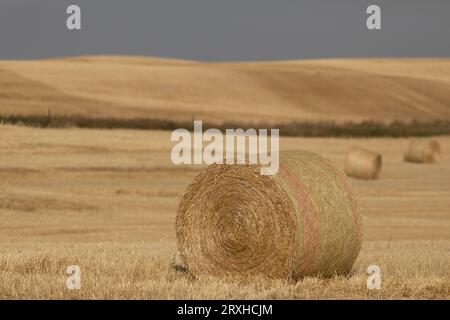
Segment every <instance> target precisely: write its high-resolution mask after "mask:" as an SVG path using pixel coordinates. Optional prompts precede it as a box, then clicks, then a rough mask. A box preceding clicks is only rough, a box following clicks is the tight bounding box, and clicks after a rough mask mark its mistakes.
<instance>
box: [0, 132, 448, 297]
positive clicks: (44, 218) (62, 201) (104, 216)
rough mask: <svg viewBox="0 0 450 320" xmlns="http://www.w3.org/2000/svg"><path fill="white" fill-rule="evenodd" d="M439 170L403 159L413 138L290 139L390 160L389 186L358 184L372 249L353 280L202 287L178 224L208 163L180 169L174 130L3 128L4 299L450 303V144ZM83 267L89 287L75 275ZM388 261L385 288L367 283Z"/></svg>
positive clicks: (0, 226)
mask: <svg viewBox="0 0 450 320" xmlns="http://www.w3.org/2000/svg"><path fill="white" fill-rule="evenodd" d="M437 140H438V141H439V142H440V144H441V146H442V149H443V150H444V157H443V160H442V162H441V164H439V165H418V164H408V163H405V162H403V156H402V153H403V151H404V150H405V149H406V146H407V143H408V140H407V139H386V138H383V139H332V138H326V139H325V138H320V139H319V138H308V139H306V138H282V139H281V142H280V146H281V149H303V150H310V151H314V152H317V153H319V154H321V155H323V156H324V157H326V158H328V159H331V160H332V161H334V162H335V163H337V164H338V165H339V166H341V167H342V166H343V163H344V158H345V153H346V151H347V150H348V149H349V148H350V147H351V146H358V145H359V146H365V147H367V148H369V149H373V150H376V151H379V152H381V153H382V154H383V156H384V168H383V171H382V174H381V178H380V180H378V181H371V182H367V181H358V180H352V183H353V184H354V186H355V189H356V191H357V192H358V194H359V195H360V199H361V206H362V209H363V213H364V229H363V230H364V237H363V247H362V250H361V253H360V255H359V257H358V260H357V262H356V264H355V266H354V272H353V274H352V275H349V276H347V277H334V278H331V279H319V278H306V279H303V280H301V281H298V282H286V281H276V280H267V279H258V278H255V279H246V280H242V279H214V278H200V279H193V278H192V277H190V276H189V274H187V273H186V272H184V271H183V270H181V269H180V268H177V267H176V264H175V265H174V263H173V262H174V256H175V253H176V239H175V230H174V220H175V215H176V208H177V205H178V202H179V200H180V198H181V195H182V193H183V191H184V190H185V188H186V187H187V185H188V183H189V181H190V179H191V178H193V177H194V176H195V175H196V174H197V173H198V172H199V170H201V168H202V167H201V166H174V165H173V164H172V163H171V161H170V151H171V148H172V146H173V144H172V143H171V142H170V132H162V131H137V130H136V131H127V130H87V129H86V130H85V129H32V128H23V127H13V126H1V125H0V298H2V299H11V298H15V299H25V298H26V299H29V298H36V299H48V298H55V299H56V298H61V299H71V298H76V299H78V298H81V299H93V298H99V299H104V298H108V299H141V298H142V299H226V298H242V299H247V298H254V299H260V298H261V299H291V298H319V299H321V298H331V299H335V298H344V299H345V298H363V299H365V298H384V299H390V298H440V299H449V298H450V272H449V270H450V158H449V157H447V156H446V154H445V151H446V150H449V148H450V137H441V138H437ZM69 265H78V266H79V267H80V268H81V272H82V275H81V279H82V280H81V281H82V287H81V289H80V290H68V289H67V288H66V279H67V274H66V268H67V267H68V266H69ZM369 265H379V266H380V268H381V275H382V286H381V289H380V290H368V289H367V287H366V280H367V275H366V269H367V267H368V266H369Z"/></svg>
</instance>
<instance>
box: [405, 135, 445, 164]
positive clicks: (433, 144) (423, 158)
mask: <svg viewBox="0 0 450 320" xmlns="http://www.w3.org/2000/svg"><path fill="white" fill-rule="evenodd" d="M440 158H441V146H440V145H439V143H438V142H437V141H436V140H412V141H411V142H410V144H409V146H408V150H407V151H406V153H405V161H407V162H414V163H438V162H439V161H440Z"/></svg>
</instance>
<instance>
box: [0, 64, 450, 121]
mask: <svg viewBox="0 0 450 320" xmlns="http://www.w3.org/2000/svg"><path fill="white" fill-rule="evenodd" d="M48 110H51V111H52V113H54V114H61V115H72V114H76V115H83V116H90V117H91V116H92V117H118V118H132V117H146V118H162V119H173V120H191V119H193V118H196V119H201V120H207V121H211V122H222V121H225V120H229V121H241V122H251V121H268V122H289V121H293V120H295V121H309V120H310V121H319V120H332V121H336V122H345V121H355V122H358V121H362V120H378V121H391V120H403V121H408V120H412V119H419V120H435V119H450V59H343V60H305V61H283V62H253V63H249V62H245V63H244V62H242V63H201V62H195V61H183V60H171V59H159V58H145V57H126V56H124V57H120V56H95V57H90V56H86V57H73V58H63V59H54V60H41V61H0V113H2V114H42V113H47V111H48Z"/></svg>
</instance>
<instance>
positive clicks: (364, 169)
mask: <svg viewBox="0 0 450 320" xmlns="http://www.w3.org/2000/svg"><path fill="white" fill-rule="evenodd" d="M382 162H383V160H382V157H381V155H380V154H378V153H375V152H372V151H369V150H365V149H362V148H352V149H350V151H349V152H348V154H347V159H346V162H345V173H346V174H347V175H348V176H350V177H353V178H358V179H365V180H373V179H378V177H379V175H380V171H381V166H382Z"/></svg>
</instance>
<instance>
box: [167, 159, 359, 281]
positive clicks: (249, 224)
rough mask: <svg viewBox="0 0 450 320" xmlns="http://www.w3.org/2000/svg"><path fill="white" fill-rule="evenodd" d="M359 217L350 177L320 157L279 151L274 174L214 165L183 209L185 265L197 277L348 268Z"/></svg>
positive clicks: (179, 224)
mask: <svg viewBox="0 0 450 320" xmlns="http://www.w3.org/2000/svg"><path fill="white" fill-rule="evenodd" d="M360 222H361V217H360V213H359V207H358V205H357V203H356V200H355V196H354V193H353V191H352V187H351V186H350V184H349V180H348V178H347V177H346V175H345V174H344V172H342V171H341V170H340V169H338V168H337V167H336V166H334V165H333V164H332V163H331V162H330V161H327V160H325V159H323V158H321V157H320V156H319V155H317V154H314V153H309V152H304V151H287V152H281V153H280V169H279V172H278V173H277V175H275V176H262V175H260V167H259V166H257V165H217V164H215V165H211V166H209V167H208V168H207V169H205V170H204V171H203V172H201V173H200V174H199V175H198V176H197V177H195V178H194V180H193V181H192V183H191V184H190V185H189V187H188V189H187V191H186V192H185V194H184V195H183V198H182V200H181V202H180V205H179V207H178V214H177V219H176V233H177V239H178V249H179V251H180V254H181V257H182V260H183V262H184V263H186V265H187V267H188V269H189V271H190V272H191V273H192V274H193V275H194V276H199V275H206V276H254V275H262V276H265V277H269V278H284V279H287V278H291V279H297V278H300V277H303V276H307V275H318V274H321V275H324V276H328V275H332V274H335V273H338V274H342V273H347V272H349V271H351V268H352V265H353V263H354V261H355V259H356V257H357V255H358V252H359V249H360V245H361V224H360Z"/></svg>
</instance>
